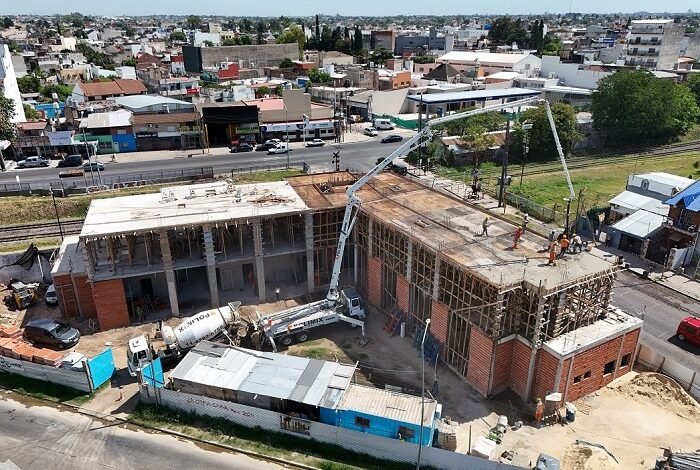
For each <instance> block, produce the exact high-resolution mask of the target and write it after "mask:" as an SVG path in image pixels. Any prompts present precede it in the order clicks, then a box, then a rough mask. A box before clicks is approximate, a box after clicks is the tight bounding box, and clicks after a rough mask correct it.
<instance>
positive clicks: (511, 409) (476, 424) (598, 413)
mask: <svg viewBox="0 0 700 470" xmlns="http://www.w3.org/2000/svg"><path fill="white" fill-rule="evenodd" d="M303 302H305V300H304V299H303V298H299V299H288V300H281V301H279V302H271V303H267V304H257V305H247V306H243V307H241V315H242V316H243V317H246V318H251V319H252V318H256V317H257V315H261V316H262V315H265V314H269V313H274V312H277V311H280V310H283V309H285V308H290V307H293V306H295V305H298V304H300V303H303ZM2 308H4V306H3V307H2ZM57 315H58V309H55V308H52V307H47V306H46V305H45V304H44V303H43V302H36V303H35V304H34V305H32V306H31V307H30V308H29V309H28V310H27V311H20V312H6V311H0V316H1V317H2V322H3V323H13V324H17V325H18V326H21V325H22V324H23V323H24V322H26V321H27V319H29V318H35V317H37V316H52V317H55V316H57ZM11 317H12V318H11ZM12 320H13V321H12ZM181 321H182V319H180V318H170V319H169V320H167V321H166V323H167V324H168V325H171V326H175V325H177V324H178V323H180V322H181ZM385 321H386V317H385V316H384V315H382V314H380V313H377V312H376V311H371V313H370V315H369V316H368V319H367V321H366V323H365V329H366V336H367V338H368V339H369V342H367V343H366V344H364V342H363V343H361V342H360V340H361V338H362V334H361V330H360V329H359V328H352V327H351V326H350V325H345V324H335V325H330V326H327V327H322V328H318V329H316V330H313V331H312V335H311V338H310V339H309V341H307V342H304V343H299V344H294V345H292V346H290V347H289V348H288V349H286V350H285V349H280V351H279V352H280V353H283V354H284V353H286V354H292V355H297V356H304V357H311V358H315V359H322V360H328V361H338V362H342V363H350V364H354V363H357V370H358V373H357V374H356V377H355V381H356V382H358V383H361V384H365V385H374V386H377V387H381V388H383V387H386V386H388V387H389V388H392V389H394V390H399V389H400V390H402V391H404V392H406V393H411V394H414V395H420V391H421V373H422V372H421V360H420V354H419V350H418V348H416V347H414V340H413V338H411V337H405V338H401V337H400V336H398V335H397V336H393V337H391V336H390V335H389V334H387V333H386V332H385V331H383V326H384V323H385ZM142 334H145V335H149V336H150V337H151V338H153V337H154V335H155V324H154V323H146V324H141V325H136V326H131V327H127V328H120V329H114V330H109V331H104V332H96V333H89V332H88V333H86V334H84V335H83V336H82V338H81V340H80V342H79V344H78V346H77V347H76V350H78V351H80V352H81V353H83V354H85V355H87V356H90V357H91V356H94V355H96V354H98V353H100V352H101V351H103V350H104V348H106V347H111V348H112V353H113V357H114V362H115V365H116V367H117V369H118V371H117V374H116V375H115V377H114V378H113V379H112V381H111V383H108V384H106V385H105V386H104V387H103V388H102V389H100V390H99V391H98V392H97V393H96V394H95V396H94V397H93V398H92V399H91V400H89V401H87V402H86V403H85V404H83V405H82V406H83V407H84V408H86V409H89V410H91V411H93V412H96V413H100V414H104V415H115V416H119V417H124V418H125V417H127V416H128V414H129V413H130V412H131V411H132V410H133V409H134V407H135V406H136V404H137V403H138V385H137V384H136V382H135V379H133V378H132V377H130V376H129V374H128V372H127V369H126V346H127V343H128V341H129V339H130V338H133V337H136V336H139V335H142ZM362 344H364V345H362ZM155 346H156V347H158V344H157V343H156V344H155ZM425 385H426V386H425V390H426V393H427V394H431V395H433V396H434V397H435V398H436V399H437V401H438V402H439V403H441V404H442V406H443V408H442V409H443V411H442V414H443V416H449V417H450V419H452V420H453V421H456V422H458V423H459V428H458V434H457V451H458V452H461V453H466V452H468V450H469V443H470V434H471V442H472V444H473V443H474V442H475V441H476V440H477V438H479V436H487V435H488V434H489V431H490V430H491V429H492V428H493V427H495V426H496V423H497V421H498V417H499V416H501V415H505V416H507V417H508V423H509V430H508V431H507V432H506V434H505V435H504V436H503V438H502V442H501V443H500V444H499V445H497V446H496V448H495V451H494V454H493V458H494V459H498V458H499V456H501V455H502V454H504V453H510V455H511V456H512V460H503V461H504V462H508V463H513V464H517V465H521V466H524V467H527V466H528V465H530V464H531V463H533V464H534V462H535V461H536V458H537V456H538V455H539V454H540V453H546V454H549V455H552V456H554V457H556V458H559V459H561V460H562V463H563V466H562V469H564V470H598V469H624V470H627V469H639V470H642V469H650V468H653V466H654V462H655V459H656V458H658V457H660V456H661V455H662V453H663V450H662V449H661V448H662V447H667V448H671V449H672V450H680V451H694V450H696V449H697V448H699V447H700V404H698V402H697V401H695V400H694V399H693V398H692V397H690V395H688V394H687V393H686V392H685V391H684V390H682V389H681V388H680V386H678V384H677V383H675V382H674V381H673V380H671V379H669V378H667V377H666V376H663V375H660V374H655V373H637V372H633V373H630V374H626V375H624V376H622V377H620V378H618V379H617V380H616V381H614V382H612V383H611V384H610V385H609V386H607V387H605V388H604V389H601V390H600V391H598V392H596V393H594V394H592V395H590V396H588V397H586V398H585V399H582V400H579V401H577V402H576V403H575V405H576V406H577V408H578V412H577V414H576V418H575V421H574V422H571V423H567V424H553V425H546V426H542V427H539V428H538V427H536V426H535V425H534V424H535V423H534V422H533V419H532V417H531V416H529V415H528V414H527V413H523V412H522V411H521V409H520V408H519V407H518V406H519V405H518V404H516V403H515V402H510V401H509V400H508V398H509V395H508V394H507V393H504V394H502V395H500V396H498V397H496V398H495V399H492V400H489V399H486V398H484V397H482V396H480V395H479V394H478V393H476V392H475V391H474V390H473V389H471V388H470V387H469V386H468V385H467V384H466V383H465V382H464V380H463V379H462V378H460V377H459V376H458V375H457V374H455V373H453V372H452V371H451V370H449V369H448V368H446V367H445V366H442V365H439V366H438V367H437V368H435V366H434V365H433V364H429V363H426V364H425ZM518 421H522V423H523V425H522V427H520V428H519V429H517V430H515V429H512V428H511V426H513V425H514V424H515V423H516V422H518ZM577 440H579V441H585V442H587V443H595V444H600V445H602V446H604V447H605V449H607V451H609V453H610V454H612V455H613V456H614V458H612V457H611V456H610V455H609V454H608V453H607V452H606V451H604V450H602V449H600V448H598V447H592V446H590V445H577ZM615 459H617V462H616V461H615Z"/></svg>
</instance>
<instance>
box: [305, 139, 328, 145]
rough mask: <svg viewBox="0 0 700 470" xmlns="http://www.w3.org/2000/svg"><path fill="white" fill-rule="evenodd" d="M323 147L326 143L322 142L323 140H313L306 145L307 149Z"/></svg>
mask: <svg viewBox="0 0 700 470" xmlns="http://www.w3.org/2000/svg"><path fill="white" fill-rule="evenodd" d="M324 145H326V143H325V142H324V141H323V139H314V140H310V141H308V142H307V143H306V146H307V147H323V146H324Z"/></svg>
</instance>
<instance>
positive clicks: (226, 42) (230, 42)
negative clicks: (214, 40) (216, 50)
mask: <svg viewBox="0 0 700 470" xmlns="http://www.w3.org/2000/svg"><path fill="white" fill-rule="evenodd" d="M221 45H222V46H237V45H238V44H237V42H236V39H235V38H228V39H224V40H223V41H222V42H221Z"/></svg>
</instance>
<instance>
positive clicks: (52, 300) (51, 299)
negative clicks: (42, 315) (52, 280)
mask: <svg viewBox="0 0 700 470" xmlns="http://www.w3.org/2000/svg"><path fill="white" fill-rule="evenodd" d="M44 301H45V302H46V304H47V305H58V297H56V286H54V285H53V284H51V285H50V286H49V288H48V289H46V294H44Z"/></svg>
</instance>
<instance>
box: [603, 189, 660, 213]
mask: <svg viewBox="0 0 700 470" xmlns="http://www.w3.org/2000/svg"><path fill="white" fill-rule="evenodd" d="M608 202H609V203H610V204H614V205H616V206H621V207H625V208H627V209H631V210H633V211H636V210H639V209H644V210H646V211H649V212H653V213H654V214H659V215H668V209H669V206H668V205H666V204H664V203H663V201H659V200H658V199H654V198H653V197H649V196H643V195H641V194H637V193H635V192H632V191H622V192H621V193H620V194H618V195H617V196H615V197H614V198H612V199H610V200H609V201H608Z"/></svg>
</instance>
